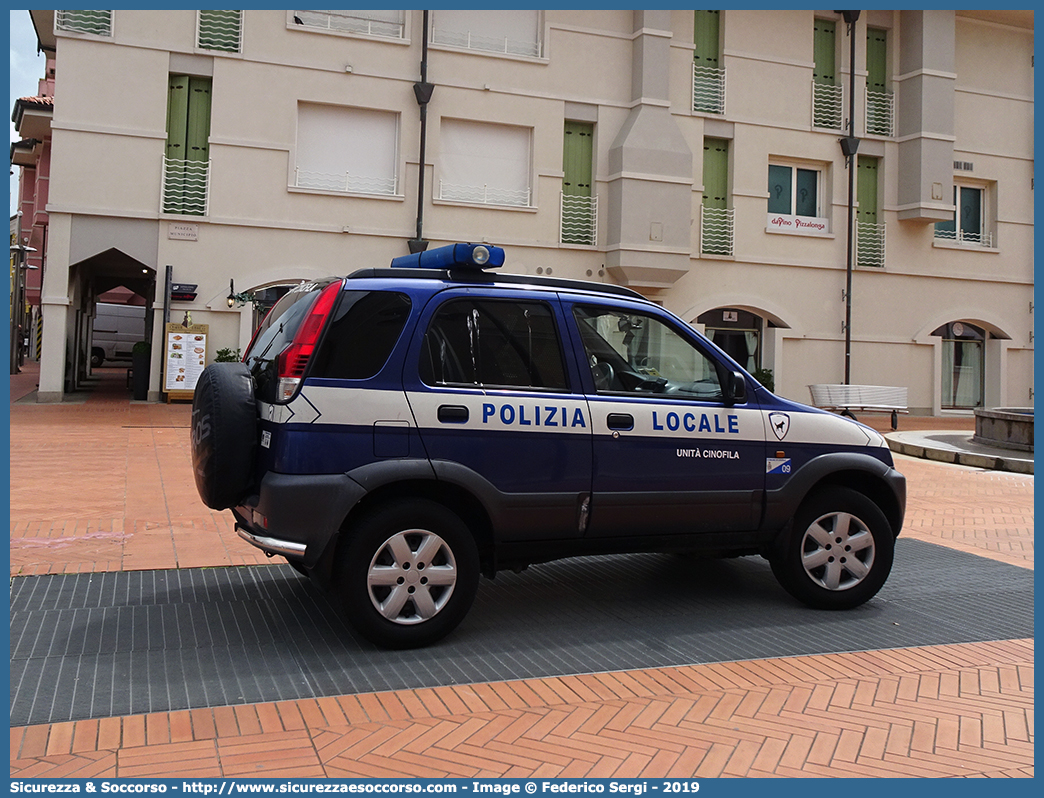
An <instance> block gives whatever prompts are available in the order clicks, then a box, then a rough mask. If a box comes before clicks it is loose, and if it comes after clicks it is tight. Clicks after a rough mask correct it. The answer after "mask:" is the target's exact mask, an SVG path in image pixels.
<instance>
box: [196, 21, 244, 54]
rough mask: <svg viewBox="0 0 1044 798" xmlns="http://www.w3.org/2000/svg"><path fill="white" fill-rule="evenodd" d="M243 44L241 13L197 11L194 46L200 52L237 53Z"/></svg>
mask: <svg viewBox="0 0 1044 798" xmlns="http://www.w3.org/2000/svg"><path fill="white" fill-rule="evenodd" d="M242 43H243V12H242V11H199V12H198V16H197V24H196V46H197V47H199V48H200V49H201V50H221V51H223V52H227V53H238V52H240V50H241V48H242Z"/></svg>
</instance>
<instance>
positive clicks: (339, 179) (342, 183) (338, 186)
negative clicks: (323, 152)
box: [294, 167, 398, 197]
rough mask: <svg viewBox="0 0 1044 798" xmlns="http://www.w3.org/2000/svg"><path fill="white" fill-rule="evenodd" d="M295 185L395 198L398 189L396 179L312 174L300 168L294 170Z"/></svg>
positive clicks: (348, 174) (322, 173) (344, 174)
mask: <svg viewBox="0 0 1044 798" xmlns="http://www.w3.org/2000/svg"><path fill="white" fill-rule="evenodd" d="M294 175H295V178H294V185H295V186H296V187H297V188H317V189H320V190H322V191H343V192H345V193H347V194H372V195H377V196H388V197H394V196H395V191H396V189H397V188H398V181H397V179H396V178H395V177H362V176H361V175H353V174H351V173H349V172H343V173H341V174H329V173H326V172H311V171H308V170H306V169H301V168H300V167H298V168H296V169H294Z"/></svg>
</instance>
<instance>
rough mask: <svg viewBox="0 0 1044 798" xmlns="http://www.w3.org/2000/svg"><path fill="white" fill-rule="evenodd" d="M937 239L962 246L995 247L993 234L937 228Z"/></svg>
mask: <svg viewBox="0 0 1044 798" xmlns="http://www.w3.org/2000/svg"><path fill="white" fill-rule="evenodd" d="M935 237H936V238H938V239H941V240H943V241H955V242H956V243H958V244H960V245H962V246H969V247H992V246H993V233H974V232H972V231H970V230H940V229H938V228H936V229H935Z"/></svg>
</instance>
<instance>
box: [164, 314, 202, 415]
mask: <svg viewBox="0 0 1044 798" xmlns="http://www.w3.org/2000/svg"><path fill="white" fill-rule="evenodd" d="M209 333H210V325H208V324H193V325H191V326H189V327H186V326H185V325H183V324H168V325H167V326H166V328H165V329H164V334H163V390H164V392H165V393H166V394H167V401H168V402H169V401H171V400H173V399H188V400H191V399H192V396H193V394H194V393H195V390H196V381H197V380H198V379H199V375H200V374H202V373H203V369H204V368H206V365H207V337H208V335H209Z"/></svg>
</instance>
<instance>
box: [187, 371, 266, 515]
mask: <svg viewBox="0 0 1044 798" xmlns="http://www.w3.org/2000/svg"><path fill="white" fill-rule="evenodd" d="M257 428H258V426H257V405H256V402H255V400H254V384H253V379H252V378H251V376H250V371H249V370H248V369H247V367H246V365H244V364H243V363H212V364H211V365H209V366H207V367H206V368H205V369H204V370H203V373H202V374H201V375H200V377H199V381H198V382H197V383H196V390H195V392H194V396H193V399H192V470H193V472H194V474H195V478H196V489H197V490H198V491H199V497H200V498H201V499H202V500H203V503H204V504H205V505H207V507H209V508H211V509H212V510H227V509H228V508H229V507H234V506H235V505H236V504H237V503H238V502H239V501H240V500H241V499H242V498H243V497H244V496H245V495H246V493H247V491H248V489H249V488H250V485H251V481H252V476H253V467H254V455H255V452H256V451H257V437H258V433H257Z"/></svg>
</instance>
